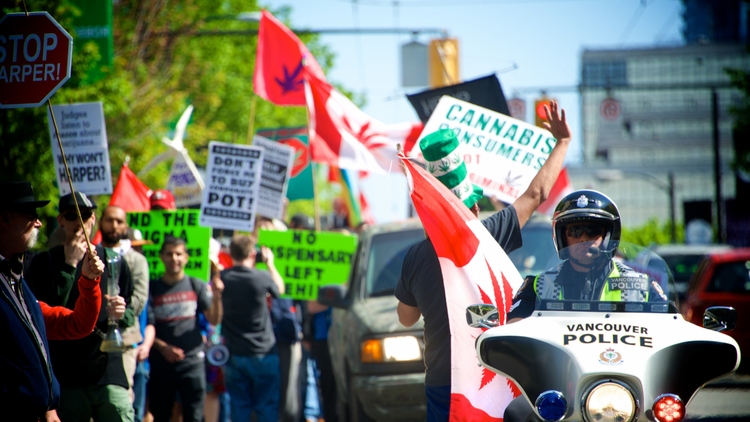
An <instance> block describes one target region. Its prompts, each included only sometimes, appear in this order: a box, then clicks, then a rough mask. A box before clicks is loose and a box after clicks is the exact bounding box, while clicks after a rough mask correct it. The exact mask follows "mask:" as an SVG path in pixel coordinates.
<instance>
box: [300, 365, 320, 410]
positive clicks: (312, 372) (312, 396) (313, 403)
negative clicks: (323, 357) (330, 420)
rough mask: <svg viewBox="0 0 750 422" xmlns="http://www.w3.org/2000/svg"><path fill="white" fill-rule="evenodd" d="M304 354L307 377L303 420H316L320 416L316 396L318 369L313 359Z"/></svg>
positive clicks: (318, 401) (318, 400)
mask: <svg viewBox="0 0 750 422" xmlns="http://www.w3.org/2000/svg"><path fill="white" fill-rule="evenodd" d="M303 354H304V355H305V357H304V360H306V361H307V371H306V372H307V377H306V379H305V380H304V381H305V382H304V384H305V389H304V397H305V401H304V406H305V407H304V410H303V412H302V413H303V415H304V417H305V420H308V421H317V420H318V419H320V417H321V416H322V414H321V412H320V399H319V398H318V370H317V368H316V367H315V360H313V358H312V357H310V356H309V354H308V353H303Z"/></svg>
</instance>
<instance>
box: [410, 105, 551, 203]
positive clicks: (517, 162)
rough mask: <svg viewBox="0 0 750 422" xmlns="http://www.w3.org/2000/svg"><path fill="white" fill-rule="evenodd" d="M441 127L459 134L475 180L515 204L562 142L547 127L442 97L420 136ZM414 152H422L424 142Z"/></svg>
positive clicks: (470, 174)
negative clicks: (555, 147) (559, 142)
mask: <svg viewBox="0 0 750 422" xmlns="http://www.w3.org/2000/svg"><path fill="white" fill-rule="evenodd" d="M440 129H452V130H453V131H454V132H455V133H456V136H457V137H458V140H459V142H460V146H459V152H460V153H461V154H462V155H463V158H464V162H465V163H466V169H467V170H468V172H469V178H470V180H471V182H472V183H474V184H476V185H479V186H481V187H482V188H483V189H484V194H485V195H487V196H494V197H496V198H497V199H499V200H501V201H503V202H506V203H509V204H511V203H513V202H515V200H516V199H517V198H518V197H519V196H521V194H522V193H523V192H524V191H525V190H526V188H528V186H529V184H530V183H531V180H532V179H533V178H534V176H535V175H536V173H537V172H538V171H539V169H540V168H542V165H543V164H544V162H545V161H547V157H549V154H550V152H552V148H553V147H554V146H555V143H557V140H556V139H555V137H554V136H552V134H551V133H550V132H549V131H547V130H545V129H542V128H539V127H536V126H534V125H531V124H528V123H526V122H524V121H521V120H518V119H514V118H512V117H510V116H507V115H505V114H501V113H497V112H494V111H492V110H488V109H486V108H483V107H480V106H478V105H475V104H471V103H467V102H466V101H461V100H458V99H456V98H452V97H449V96H443V97H442V98H441V99H440V102H439V103H438V105H437V107H436V108H435V111H434V112H433V113H432V116H431V117H430V120H429V121H428V122H427V123H426V124H425V127H424V130H423V131H422V133H421V135H420V140H421V138H423V137H424V136H426V135H427V134H429V133H432V132H435V131H437V130H440ZM410 155H421V152H420V149H419V141H417V143H416V145H415V146H414V148H413V149H412V151H411V152H410Z"/></svg>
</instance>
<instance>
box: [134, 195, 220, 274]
mask: <svg viewBox="0 0 750 422" xmlns="http://www.w3.org/2000/svg"><path fill="white" fill-rule="evenodd" d="M199 216H200V211H198V210H179V211H150V212H130V213H128V225H129V226H130V227H131V228H133V230H135V229H138V230H140V231H141V233H142V234H143V240H150V241H152V242H154V243H153V244H152V245H143V255H145V256H146V259H147V260H148V270H149V278H150V279H151V281H153V280H156V279H158V278H161V276H163V275H164V263H163V262H162V261H161V258H159V251H160V250H161V245H162V244H163V243H164V239H165V238H166V237H167V236H173V237H179V238H181V239H184V240H185V242H186V243H187V245H186V248H187V253H188V255H189V258H188V261H187V264H186V265H185V274H187V275H189V276H192V277H195V278H198V279H200V280H203V281H208V280H209V277H210V270H211V264H210V260H209V257H208V246H209V242H210V239H211V229H210V228H208V227H202V226H200V225H199V224H198V220H199Z"/></svg>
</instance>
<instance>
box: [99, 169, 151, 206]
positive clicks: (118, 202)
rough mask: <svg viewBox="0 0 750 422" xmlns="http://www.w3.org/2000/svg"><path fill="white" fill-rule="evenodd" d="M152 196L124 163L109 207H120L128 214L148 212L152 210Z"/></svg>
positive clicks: (149, 190)
mask: <svg viewBox="0 0 750 422" xmlns="http://www.w3.org/2000/svg"><path fill="white" fill-rule="evenodd" d="M150 196H151V189H149V188H148V186H146V185H145V184H143V182H141V181H140V180H138V177H136V175H135V173H133V172H132V171H131V170H130V168H129V167H128V163H123V165H122V168H121V169H120V178H119V179H117V185H116V186H115V190H114V192H112V197H111V198H110V199H109V205H111V206H117V207H120V208H122V209H124V210H125V211H127V212H137V211H148V210H150V209H151V203H150V202H149V197H150Z"/></svg>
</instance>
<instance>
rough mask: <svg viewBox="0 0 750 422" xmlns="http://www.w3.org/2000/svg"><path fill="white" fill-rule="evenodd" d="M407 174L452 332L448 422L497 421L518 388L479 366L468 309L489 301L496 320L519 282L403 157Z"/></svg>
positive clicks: (463, 210) (464, 215) (501, 255)
mask: <svg viewBox="0 0 750 422" xmlns="http://www.w3.org/2000/svg"><path fill="white" fill-rule="evenodd" d="M401 158H402V161H403V162H404V164H405V165H406V169H407V170H408V175H407V177H409V176H410V182H411V183H410V184H411V186H410V188H411V198H412V202H413V203H414V208H415V209H416V211H417V214H418V215H419V219H420V220H421V221H422V224H423V225H424V229H425V231H426V232H427V236H428V237H429V238H430V241H431V242H432V245H433V246H434V247H435V252H436V253H437V256H438V259H439V261H440V269H441V271H442V273H443V286H444V287H445V298H446V305H447V307H448V321H449V325H450V331H451V414H450V421H451V422H457V421H477V420H482V421H501V420H502V417H503V412H504V411H505V408H506V407H507V406H508V404H509V403H510V401H511V400H513V398H514V397H516V396H518V395H519V394H520V391H519V390H518V388H517V387H516V386H515V385H514V384H513V383H512V382H511V381H510V380H508V379H506V378H504V377H501V376H500V375H497V374H496V373H494V372H492V371H490V370H488V369H484V368H481V367H478V366H477V356H476V349H475V348H474V342H475V340H476V338H477V337H478V336H479V335H480V334H481V333H482V331H483V330H482V329H480V328H471V327H469V326H468V325H467V324H466V317H465V314H466V307H467V306H469V305H473V304H477V303H493V304H495V305H496V306H497V307H498V310H499V314H500V322H501V323H505V313H506V312H507V310H508V309H509V308H510V305H511V303H512V301H513V292H514V291H515V290H517V289H518V288H519V286H520V285H521V282H522V281H523V280H522V278H521V275H520V274H519V273H518V270H516V268H515V267H514V266H513V263H512V262H511V261H510V259H509V258H508V256H507V255H506V254H505V252H503V250H502V248H501V247H500V245H499V244H498V243H497V241H496V240H495V239H494V238H493V237H492V235H490V233H489V232H488V231H487V229H486V228H485V227H484V225H482V223H481V222H480V221H479V220H477V218H476V217H475V216H474V214H472V213H471V212H470V211H469V209H468V208H467V207H466V206H465V205H464V204H463V203H462V202H461V200H460V199H458V198H457V197H456V196H455V195H454V194H453V193H452V192H451V191H450V190H448V188H446V187H445V186H444V185H443V184H442V183H440V182H439V181H438V180H437V179H435V178H434V177H433V176H432V175H430V174H429V173H427V171H425V170H424V169H422V168H420V167H419V166H416V165H414V164H412V163H411V162H410V161H409V160H407V159H405V158H404V157H403V156H401Z"/></svg>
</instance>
